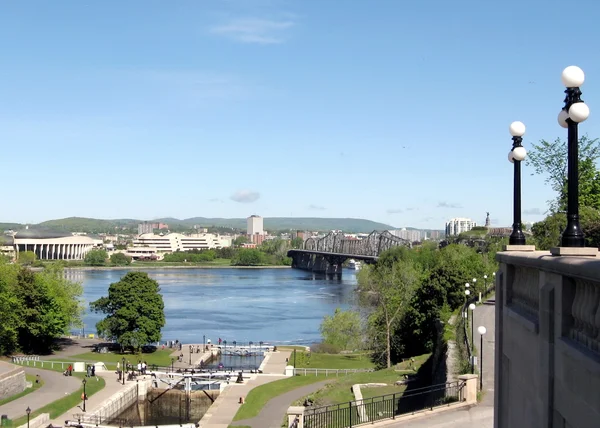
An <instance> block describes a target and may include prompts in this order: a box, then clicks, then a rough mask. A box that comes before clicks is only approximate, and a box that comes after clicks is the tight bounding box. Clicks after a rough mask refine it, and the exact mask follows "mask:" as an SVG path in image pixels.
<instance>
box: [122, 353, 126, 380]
mask: <svg viewBox="0 0 600 428" xmlns="http://www.w3.org/2000/svg"><path fill="white" fill-rule="evenodd" d="M121 362H122V363H123V367H121V374H122V375H123V378H122V381H123V385H125V367H126V366H125V357H123V359H122V360H121Z"/></svg>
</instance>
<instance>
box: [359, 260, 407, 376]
mask: <svg viewBox="0 0 600 428" xmlns="http://www.w3.org/2000/svg"><path fill="white" fill-rule="evenodd" d="M387 262H388V259H387V258H386V257H384V263H382V264H380V263H379V262H378V263H377V265H375V266H374V267H371V266H367V267H365V268H363V269H361V270H360V271H359V273H358V292H359V298H360V301H361V303H362V304H363V306H366V307H371V308H372V309H373V312H372V314H371V316H370V321H371V327H373V328H372V334H371V338H372V339H373V340H374V341H375V342H380V341H381V342H383V343H384V344H385V350H384V352H385V361H386V366H387V367H388V368H390V367H391V366H392V358H391V357H392V342H391V339H392V333H393V327H394V325H395V324H396V323H397V322H399V320H400V319H401V318H402V317H403V316H404V313H405V311H406V309H407V307H408V304H409V303H410V301H411V299H412V296H413V293H414V291H415V289H416V288H417V285H418V283H419V272H418V271H417V269H416V267H415V263H414V262H413V261H412V260H410V259H409V258H401V259H398V260H397V261H395V262H394V263H393V264H392V265H391V266H390V265H389V264H388V263H387ZM381 324H383V329H381V328H379V327H380V326H381ZM382 330H383V332H382ZM381 333H383V334H381ZM382 336H383V337H382Z"/></svg>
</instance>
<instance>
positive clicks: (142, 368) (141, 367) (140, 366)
mask: <svg viewBox="0 0 600 428" xmlns="http://www.w3.org/2000/svg"><path fill="white" fill-rule="evenodd" d="M136 368H137V374H139V375H145V374H146V370H147V369H148V364H146V361H141V360H140V361H138V363H137V367H136ZM135 372H136V370H134V368H133V365H131V364H129V363H127V364H125V365H124V366H123V367H121V363H120V362H118V363H117V375H118V378H117V381H118V382H120V381H121V379H122V377H121V376H125V373H129V375H128V377H127V380H133V379H134V378H135V376H136V373H135ZM92 376H93V375H92Z"/></svg>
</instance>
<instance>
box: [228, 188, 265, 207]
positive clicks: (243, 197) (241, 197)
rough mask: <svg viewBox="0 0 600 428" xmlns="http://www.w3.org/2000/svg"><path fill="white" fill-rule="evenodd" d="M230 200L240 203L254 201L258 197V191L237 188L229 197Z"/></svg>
mask: <svg viewBox="0 0 600 428" xmlns="http://www.w3.org/2000/svg"><path fill="white" fill-rule="evenodd" d="M229 198H230V199H231V200H232V201H235V202H240V203H242V204H249V203H251V202H255V201H257V200H258V199H259V198H260V193H258V192H254V191H252V190H238V191H237V192H235V193H234V194H233V195H231V196H230V197H229Z"/></svg>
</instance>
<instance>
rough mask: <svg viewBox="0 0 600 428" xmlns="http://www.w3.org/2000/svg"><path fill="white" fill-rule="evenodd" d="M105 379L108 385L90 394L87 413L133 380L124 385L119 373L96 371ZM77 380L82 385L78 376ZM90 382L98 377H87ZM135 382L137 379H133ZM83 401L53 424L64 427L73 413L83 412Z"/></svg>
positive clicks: (86, 404)
mask: <svg viewBox="0 0 600 428" xmlns="http://www.w3.org/2000/svg"><path fill="white" fill-rule="evenodd" d="M96 374H98V375H100V376H102V378H103V379H104V381H105V382H106V386H105V387H104V388H102V389H101V390H100V391H98V392H96V393H95V394H94V395H92V396H90V397H89V398H88V400H87V402H86V403H85V408H86V409H85V410H86V413H88V414H92V413H93V412H94V411H95V410H97V409H98V408H99V407H100V406H102V404H103V403H104V402H105V401H106V400H108V399H109V398H110V397H112V396H113V395H114V394H116V393H117V392H119V391H120V390H121V389H123V388H126V387H127V385H129V384H130V383H132V381H129V382H127V381H126V382H125V385H123V384H122V383H121V382H117V375H116V374H115V373H114V372H110V371H109V372H102V373H96ZM75 379H76V380H77V381H78V382H77V384H78V385H77V387H78V388H80V387H81V381H80V380H79V379H78V378H75ZM86 379H87V381H88V382H96V378H86ZM133 382H135V381H133ZM82 412H83V411H82V408H81V403H79V404H78V405H77V406H75V407H73V408H72V409H70V410H68V411H67V412H65V413H64V414H63V415H61V416H58V417H57V418H56V419H54V420H52V421H50V423H51V424H52V425H53V426H59V427H62V426H63V425H64V424H65V420H68V419H73V415H74V414H77V413H82Z"/></svg>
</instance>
